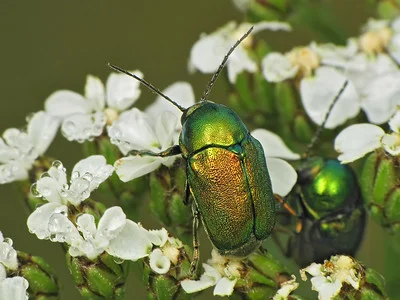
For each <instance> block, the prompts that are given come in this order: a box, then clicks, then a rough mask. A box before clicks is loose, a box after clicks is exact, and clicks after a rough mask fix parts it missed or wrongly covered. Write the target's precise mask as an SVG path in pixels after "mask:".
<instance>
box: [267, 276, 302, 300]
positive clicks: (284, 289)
mask: <svg viewBox="0 0 400 300" xmlns="http://www.w3.org/2000/svg"><path fill="white" fill-rule="evenodd" d="M298 287H299V283H298V282H296V276H294V275H292V279H291V280H288V281H285V282H283V283H281V287H280V288H279V290H278V291H277V292H276V294H275V296H274V297H273V298H272V300H286V299H288V296H289V294H290V293H291V292H293V291H294V290H295V289H297V288H298Z"/></svg>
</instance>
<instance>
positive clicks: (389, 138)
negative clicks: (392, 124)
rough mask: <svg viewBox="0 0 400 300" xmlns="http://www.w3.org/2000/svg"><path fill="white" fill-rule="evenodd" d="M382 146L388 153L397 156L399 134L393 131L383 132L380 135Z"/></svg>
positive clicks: (399, 148)
mask: <svg viewBox="0 0 400 300" xmlns="http://www.w3.org/2000/svg"><path fill="white" fill-rule="evenodd" d="M382 146H383V148H385V150H386V152H388V153H389V154H390V155H393V156H397V155H399V154H400V134H398V133H397V132H394V133H392V134H385V135H384V136H383V137H382Z"/></svg>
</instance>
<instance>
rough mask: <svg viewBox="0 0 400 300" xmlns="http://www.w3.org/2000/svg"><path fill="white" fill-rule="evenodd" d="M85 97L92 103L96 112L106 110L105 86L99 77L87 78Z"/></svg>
mask: <svg viewBox="0 0 400 300" xmlns="http://www.w3.org/2000/svg"><path fill="white" fill-rule="evenodd" d="M85 97H86V99H88V100H89V102H90V103H91V106H92V109H93V110H94V111H100V110H103V109H104V107H105V104H106V103H105V102H106V100H105V98H106V95H105V92H104V85H103V83H102V82H101V80H100V79H99V78H98V77H96V76H92V75H88V76H87V77H86V85H85Z"/></svg>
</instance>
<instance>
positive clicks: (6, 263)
mask: <svg viewBox="0 0 400 300" xmlns="http://www.w3.org/2000/svg"><path fill="white" fill-rule="evenodd" d="M17 269H18V259H17V251H15V249H14V248H13V241H12V240H11V239H9V238H4V237H3V234H2V233H1V231H0V299H15V300H25V299H28V298H29V297H28V293H27V289H28V287H29V283H28V281H27V280H26V279H25V278H24V277H21V276H14V277H7V270H9V271H16V270H17Z"/></svg>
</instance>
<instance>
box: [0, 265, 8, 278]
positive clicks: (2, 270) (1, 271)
mask: <svg viewBox="0 0 400 300" xmlns="http://www.w3.org/2000/svg"><path fill="white" fill-rule="evenodd" d="M6 277H7V271H6V267H5V266H3V264H0V282H1V281H2V280H4V278H6Z"/></svg>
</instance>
